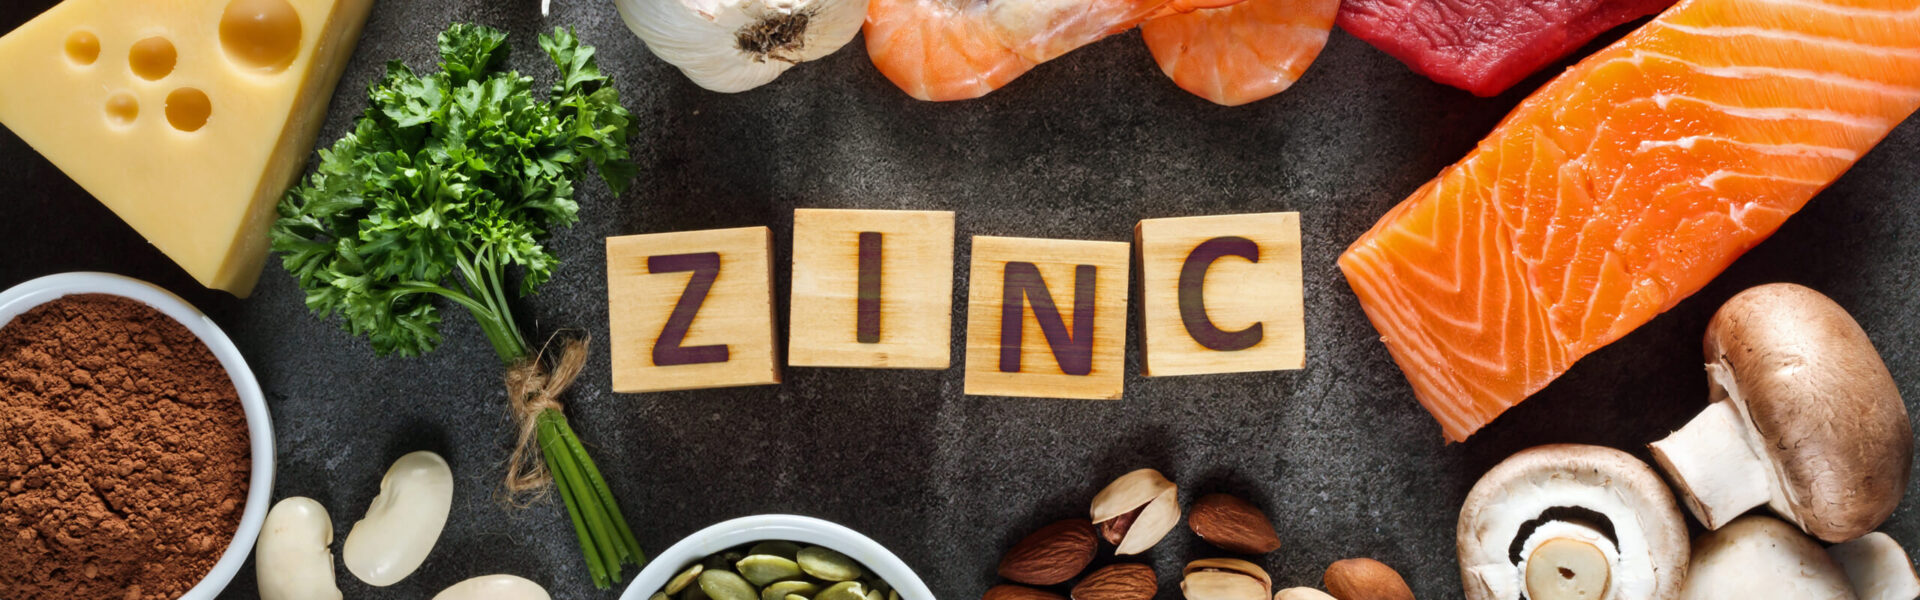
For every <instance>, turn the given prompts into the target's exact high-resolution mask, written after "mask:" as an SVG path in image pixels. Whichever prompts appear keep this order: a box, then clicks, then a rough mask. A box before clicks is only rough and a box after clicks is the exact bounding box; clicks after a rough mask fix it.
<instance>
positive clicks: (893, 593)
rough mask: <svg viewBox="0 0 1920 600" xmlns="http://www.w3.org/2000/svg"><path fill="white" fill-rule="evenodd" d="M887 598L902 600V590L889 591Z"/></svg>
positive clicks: (888, 599)
mask: <svg viewBox="0 0 1920 600" xmlns="http://www.w3.org/2000/svg"><path fill="white" fill-rule="evenodd" d="M887 600H900V590H892V591H889V592H887Z"/></svg>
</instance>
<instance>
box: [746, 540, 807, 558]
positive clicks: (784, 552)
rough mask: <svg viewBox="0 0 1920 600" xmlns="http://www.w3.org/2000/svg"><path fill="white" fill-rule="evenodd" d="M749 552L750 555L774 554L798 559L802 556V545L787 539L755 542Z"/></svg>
mask: <svg viewBox="0 0 1920 600" xmlns="http://www.w3.org/2000/svg"><path fill="white" fill-rule="evenodd" d="M747 554H748V555H749V556H751V555H754V554H772V555H774V556H778V557H780V558H784V559H787V560H798V559H799V557H800V545H799V544H795V543H793V542H789V541H786V540H769V541H765V542H760V543H758V544H754V545H753V547H752V548H748V549H747Z"/></svg>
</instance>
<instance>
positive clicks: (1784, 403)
mask: <svg viewBox="0 0 1920 600" xmlns="http://www.w3.org/2000/svg"><path fill="white" fill-rule="evenodd" d="M1706 357H1707V374H1708V380H1709V384H1710V388H1709V389H1710V391H1709V394H1710V396H1709V398H1710V404H1708V405H1707V409H1706V410H1705V411H1702V412H1701V413H1700V415H1699V416H1697V417H1695V418H1694V419H1693V421H1691V422H1689V423H1687V425H1686V426H1685V427H1683V428H1681V429H1680V430H1679V431H1677V432H1675V433H1674V434H1673V435H1672V436H1669V437H1668V438H1667V439H1664V440H1661V441H1659V442H1655V443H1654V444H1653V455H1654V459H1655V460H1656V461H1658V462H1659V463H1660V466H1661V468H1662V469H1664V470H1665V471H1666V472H1667V474H1668V476H1670V477H1671V478H1672V479H1673V482H1674V486H1675V488H1676V489H1677V491H1678V492H1679V493H1680V496H1681V498H1682V499H1683V500H1684V501H1685V502H1686V506H1687V509H1688V510H1690V511H1692V512H1693V515H1694V517H1696V518H1698V519H1700V522H1701V523H1702V524H1704V525H1706V526H1707V528H1708V529H1719V528H1720V527H1721V526H1722V525H1725V524H1727V522H1729V521H1731V520H1733V519H1734V518H1735V517H1738V516H1740V515H1741V514H1743V513H1745V512H1747V511H1748V510H1749V509H1752V508H1754V507H1756V506H1759V505H1761V504H1766V505H1768V506H1770V507H1771V508H1773V511H1774V512H1776V513H1779V514H1780V516H1782V517H1785V518H1786V519H1787V520H1789V521H1792V522H1793V523H1794V524H1795V525H1798V526H1800V528H1801V529H1803V530H1805V531H1806V532H1807V533H1809V534H1812V535H1813V536H1814V537H1818V538H1820V539H1822V540H1826V541H1828V542H1843V541H1847V540H1850V539H1853V538H1856V537H1860V536H1862V535H1865V534H1866V533H1867V532H1870V531H1873V529H1874V528H1875V527H1878V526H1880V524H1881V523H1882V522H1884V521H1886V520H1887V517H1888V516H1889V515H1891V514H1893V509H1894V507H1895V506H1896V505H1898V504H1899V503H1900V496H1901V495H1902V494H1903V493H1905V491H1906V489H1907V475H1908V471H1909V470H1910V469H1911V468H1912V466H1913V465H1912V460H1913V459H1912V457H1913V430H1912V428H1911V426H1910V425H1908V422H1907V408H1906V404H1905V403H1903V402H1902V401H1901V400H1900V390H1899V389H1898V388H1896V387H1895V386H1894V382H1893V376H1892V375H1891V374H1890V373H1888V372H1887V366H1886V364H1884V363H1882V362H1881V360H1880V355H1879V353H1877V352H1875V351H1874V349H1873V342H1871V341H1869V340H1868V339H1867V334H1866V332H1865V331H1862V330H1861V329H1860V325H1859V324H1858V323H1855V322H1854V320H1853V317H1852V316H1849V315H1848V314H1847V311H1846V310H1845V309H1842V308H1840V306H1839V305H1838V304H1834V302H1833V301H1832V300H1829V299H1827V297H1826V296H1823V295H1821V294H1820V293H1819V292H1816V291H1813V290H1810V289H1807V288H1805V287H1801V286H1798V285H1793V284H1779V283H1777V284H1770V285H1763V286H1760V287H1756V288H1753V289H1749V290H1747V291H1744V292H1741V293H1740V294H1738V295H1736V296H1734V297H1733V299H1731V300H1728V301H1727V303H1726V305H1725V306H1722V307H1720V311H1719V312H1718V313H1715V314H1714V316H1713V321H1712V323H1710V324H1709V325H1708V326H1707V336H1706Z"/></svg>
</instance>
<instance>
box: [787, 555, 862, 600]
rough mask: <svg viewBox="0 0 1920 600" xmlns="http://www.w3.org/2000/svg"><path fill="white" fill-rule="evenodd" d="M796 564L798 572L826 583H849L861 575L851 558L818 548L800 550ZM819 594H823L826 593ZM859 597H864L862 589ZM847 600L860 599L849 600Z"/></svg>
mask: <svg viewBox="0 0 1920 600" xmlns="http://www.w3.org/2000/svg"><path fill="white" fill-rule="evenodd" d="M798 562H799V563H800V570H802V571H806V572H807V574H808V575H812V576H814V577H818V578H820V579H824V580H827V581H848V582H850V581H853V580H855V579H859V578H860V575H861V570H860V563H858V562H855V561H854V560H853V559H852V558H848V557H847V555H845V554H841V553H839V552H834V551H833V550H829V549H827V548H822V547H819V546H807V547H805V548H801V549H800V554H799V556H798ZM837 587H840V586H837V585H836V586H833V587H832V588H827V589H828V590H829V591H831V590H833V589H834V588H837ZM821 593H822V594H825V593H826V592H821ZM860 595H862V596H865V595H866V591H865V590H864V589H863V590H861V593H860ZM848 600H862V599H861V598H850V599H848Z"/></svg>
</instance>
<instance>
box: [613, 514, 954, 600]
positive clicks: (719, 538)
mask: <svg viewBox="0 0 1920 600" xmlns="http://www.w3.org/2000/svg"><path fill="white" fill-rule="evenodd" d="M768 540H787V541H790V542H799V543H802V544H812V545H815V546H824V547H827V548H830V549H832V550H835V551H837V552H839V553H841V554H845V555H847V556H848V557H851V558H853V559H854V560H857V561H860V564H862V565H865V566H866V567H867V568H868V569H871V570H872V571H873V573H874V574H875V575H878V576H879V577H880V579H881V580H884V581H886V582H887V585H889V586H892V587H893V589H895V590H897V591H899V592H900V598H901V600H934V598H933V592H932V591H931V590H928V589H927V584H926V582H923V581H920V576H919V575H915V574H913V569H910V568H908V567H907V563H906V562H903V561H901V560H900V557H898V556H894V555H893V552H891V551H888V550H887V548H886V547H885V546H881V545H880V543H879V542H876V541H873V538H869V537H867V536H864V535H860V532H858V531H854V530H852V529H848V528H846V527H844V526H842V525H840V524H838V523H833V522H831V521H825V520H821V519H815V518H813V517H802V516H799V515H754V516H751V517H741V518H738V519H734V520H731V521H723V522H721V523H718V524H715V525H713V526H711V527H708V528H706V529H702V530H700V531H696V532H694V533H693V535H689V536H687V537H686V539H683V540H680V542H679V543H677V544H674V545H673V546H671V547H668V548H667V551H666V552H661V553H660V555H659V556H655V557H653V560H652V561H651V562H648V563H647V568H645V569H641V570H640V575H639V576H638V577H635V578H634V580H633V585H629V586H627V591H626V593H624V594H621V595H620V600H647V597H648V596H652V595H653V593H654V592H658V591H660V590H661V588H665V587H666V586H667V580H668V579H672V578H673V576H674V575H676V574H678V573H679V572H680V571H682V570H684V569H686V568H687V566H689V565H692V564H693V563H696V562H699V561H700V559H703V558H706V557H707V556H708V555H710V554H713V553H715V552H719V551H721V550H726V549H728V548H735V547H738V546H743V545H747V544H752V543H754V542H764V541H768Z"/></svg>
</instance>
